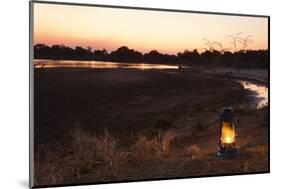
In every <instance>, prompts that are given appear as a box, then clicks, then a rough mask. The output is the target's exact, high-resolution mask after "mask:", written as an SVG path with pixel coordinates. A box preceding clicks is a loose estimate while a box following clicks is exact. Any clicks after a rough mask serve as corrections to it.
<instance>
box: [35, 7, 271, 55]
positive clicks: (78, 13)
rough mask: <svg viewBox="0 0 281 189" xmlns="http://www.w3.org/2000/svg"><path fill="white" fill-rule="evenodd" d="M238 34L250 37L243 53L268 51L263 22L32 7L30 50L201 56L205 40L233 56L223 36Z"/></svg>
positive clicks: (129, 11) (229, 17)
mask: <svg viewBox="0 0 281 189" xmlns="http://www.w3.org/2000/svg"><path fill="white" fill-rule="evenodd" d="M240 32H242V34H240V35H239V36H240V37H242V38H245V37H247V36H248V35H251V36H252V37H251V39H252V40H253V43H251V44H250V45H249V47H248V49H255V50H256V49H268V22H267V18H261V17H245V16H229V15H214V14H198V13H182V12H181V13H179V12H165V11H151V10H134V9H129V10H128V9H121V8H104V7H85V6H73V5H57V4H41V3H35V4H34V43H35V44H38V43H45V44H47V45H54V44H63V45H66V46H70V47H75V46H82V47H91V48H92V49H93V50H96V49H106V50H108V51H113V50H116V49H117V48H119V47H121V46H127V47H129V48H133V49H135V50H138V51H141V52H142V53H145V52H149V51H150V50H158V51H159V52H161V53H167V54H177V53H178V52H183V51H184V50H187V49H189V50H193V49H198V50H199V51H203V50H204V48H206V47H207V46H206V45H205V44H204V40H203V39H204V38H206V39H208V40H209V41H217V42H220V43H221V44H222V45H223V47H224V48H229V49H231V50H232V51H233V50H234V47H233V45H232V44H231V42H232V39H231V38H230V37H229V35H236V34H237V33H240ZM241 46H242V44H240V43H238V44H237V47H238V48H241ZM217 48H218V49H219V47H217Z"/></svg>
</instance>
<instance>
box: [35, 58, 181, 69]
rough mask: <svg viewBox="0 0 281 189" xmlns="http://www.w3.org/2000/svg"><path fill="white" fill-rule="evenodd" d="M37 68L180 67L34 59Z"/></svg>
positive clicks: (172, 67) (173, 66)
mask: <svg viewBox="0 0 281 189" xmlns="http://www.w3.org/2000/svg"><path fill="white" fill-rule="evenodd" d="M34 67H35V68H64V67H65V68H131V69H140V70H146V69H178V66H176V65H165V64H147V63H116V62H102V61H67V60H63V61H60V60H34Z"/></svg>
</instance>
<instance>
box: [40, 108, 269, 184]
mask: <svg viewBox="0 0 281 189" xmlns="http://www.w3.org/2000/svg"><path fill="white" fill-rule="evenodd" d="M266 110H267V109H262V110H259V111H257V112H255V113H253V112H252V113H253V115H256V116H255V117H258V118H259V119H257V120H256V122H253V119H252V118H251V117H252V116H253V115H249V118H247V117H244V119H243V120H241V121H240V123H239V125H240V128H239V131H240V134H239V136H238V137H239V143H238V148H239V151H240V154H239V156H237V157H236V158H235V159H222V158H219V157H217V156H216V155H215V154H216V150H217V140H216V139H217V133H216V132H217V126H216V124H213V120H212V119H210V120H209V122H207V121H206V122H202V121H200V122H194V127H192V128H193V129H191V130H188V129H186V128H184V127H180V128H175V127H173V128H170V129H165V131H163V130H158V132H156V134H154V135H153V136H151V135H148V134H144V133H145V132H144V133H142V134H141V133H139V134H135V135H134V136H132V141H131V142H130V143H127V144H126V145H122V142H121V141H120V140H118V139H117V138H115V137H113V136H112V135H111V134H110V133H109V132H108V131H107V130H105V131H104V132H103V133H99V134H97V133H91V132H89V131H87V130H84V129H82V128H81V126H80V125H76V127H75V129H72V130H70V132H69V133H68V140H67V142H66V143H65V144H64V143H60V144H56V143H55V144H47V145H40V146H37V148H36V150H35V152H36V153H35V185H36V186H40V185H55V184H65V183H68V184H71V183H84V182H95V181H96V182H103V181H105V182H106V181H114V180H116V181H117V180H130V179H134V180H135V179H148V178H168V177H175V176H177V177H181V176H196V175H214V174H230V173H241V172H260V171H267V169H268V167H267V165H268V156H267V155H268V148H267V144H268V139H267V133H266V132H267V125H266V120H267V117H266V116H267V111H266ZM241 113H242V114H244V115H247V114H245V112H240V111H238V112H237V114H238V115H239V114H241ZM245 125H247V127H245ZM206 126H208V127H206Z"/></svg>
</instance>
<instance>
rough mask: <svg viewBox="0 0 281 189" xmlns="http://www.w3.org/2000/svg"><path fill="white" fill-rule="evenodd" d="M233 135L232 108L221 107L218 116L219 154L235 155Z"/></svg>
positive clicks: (234, 135) (236, 151)
mask: <svg viewBox="0 0 281 189" xmlns="http://www.w3.org/2000/svg"><path fill="white" fill-rule="evenodd" d="M235 137H236V133H235V127H234V116H233V109H232V108H230V107H225V108H223V109H222V114H221V118H220V138H219V151H218V155H219V156H226V157H234V156H236V155H237V153H238V150H237V149H236V147H235Z"/></svg>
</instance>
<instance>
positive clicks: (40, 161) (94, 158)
mask: <svg viewBox="0 0 281 189" xmlns="http://www.w3.org/2000/svg"><path fill="white" fill-rule="evenodd" d="M42 157H44V158H42ZM124 161H125V152H124V151H123V150H122V149H121V148H118V147H117V140H116V139H114V138H113V137H112V136H111V135H110V134H109V133H108V132H107V131H105V132H104V134H103V135H101V136H97V135H95V134H91V133H89V132H87V131H85V130H83V129H81V127H78V128H75V129H72V130H71V131H70V133H69V140H68V143H67V144H66V145H65V146H60V147H59V148H52V147H51V146H48V145H44V146H40V147H39V148H38V149H37V150H36V157H35V175H36V178H35V184H36V185H44V184H61V183H66V182H70V183H71V182H77V179H78V180H81V181H87V180H95V179H98V180H99V181H103V180H111V179H114V178H116V177H117V176H118V172H119V168H120V167H122V166H121V165H122V164H124Z"/></svg>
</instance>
